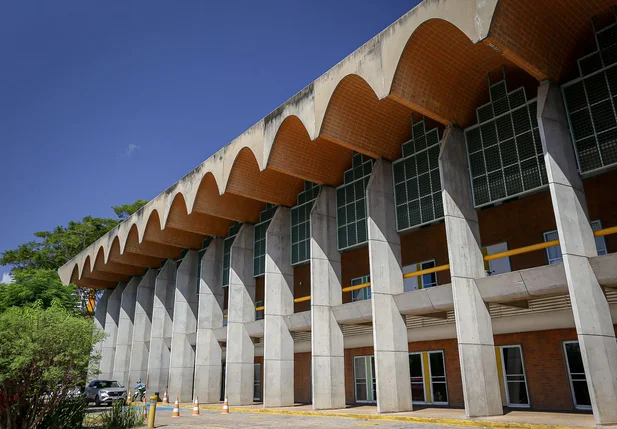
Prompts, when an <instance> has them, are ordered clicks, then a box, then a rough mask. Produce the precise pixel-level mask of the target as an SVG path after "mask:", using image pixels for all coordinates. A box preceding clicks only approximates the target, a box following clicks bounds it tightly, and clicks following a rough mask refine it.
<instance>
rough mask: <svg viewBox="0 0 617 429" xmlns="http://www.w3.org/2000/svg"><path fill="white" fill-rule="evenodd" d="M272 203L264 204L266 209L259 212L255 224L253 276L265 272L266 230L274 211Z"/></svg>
mask: <svg viewBox="0 0 617 429" xmlns="http://www.w3.org/2000/svg"><path fill="white" fill-rule="evenodd" d="M277 207H278V206H275V205H274V204H269V203H268V204H266V209H265V210H264V211H262V212H261V213H260V214H259V223H258V224H257V225H255V235H254V239H253V276H254V277H259V276H263V275H264V273H265V272H266V230H267V229H268V226H270V221H271V220H272V217H273V216H274V213H275V212H276V208H277Z"/></svg>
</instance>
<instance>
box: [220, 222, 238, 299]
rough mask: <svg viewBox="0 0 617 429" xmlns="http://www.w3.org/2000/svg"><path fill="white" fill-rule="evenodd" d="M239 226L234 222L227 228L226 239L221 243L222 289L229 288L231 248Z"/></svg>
mask: <svg viewBox="0 0 617 429" xmlns="http://www.w3.org/2000/svg"><path fill="white" fill-rule="evenodd" d="M241 226H242V224H241V223H239V222H234V224H233V225H232V226H230V227H229V232H228V233H227V238H225V240H224V241H223V287H227V286H229V271H230V268H231V246H232V245H233V244H234V240H235V239H236V235H238V232H239V231H240V227H241Z"/></svg>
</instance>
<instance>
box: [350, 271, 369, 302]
mask: <svg viewBox="0 0 617 429" xmlns="http://www.w3.org/2000/svg"><path fill="white" fill-rule="evenodd" d="M356 281H357V283H355V284H354V282H356ZM370 281H371V276H370V274H369V275H366V276H359V277H354V278H353V279H351V280H350V282H349V285H350V286H355V285H361V284H364V283H368V282H370ZM355 292H360V293H362V298H356V295H355ZM350 293H351V302H358V301H365V300H367V299H371V296H372V293H371V287H370V286H369V287H366V288H364V289H358V290H352V291H351V292H350Z"/></svg>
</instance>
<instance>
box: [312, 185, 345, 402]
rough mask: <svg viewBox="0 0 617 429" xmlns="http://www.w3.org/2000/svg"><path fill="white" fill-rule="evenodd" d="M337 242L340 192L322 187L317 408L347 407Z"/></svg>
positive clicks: (315, 309)
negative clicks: (336, 313)
mask: <svg viewBox="0 0 617 429" xmlns="http://www.w3.org/2000/svg"><path fill="white" fill-rule="evenodd" d="M341 281H342V280H341V254H340V253H339V251H338V249H337V244H336V193H335V191H334V189H333V188H330V187H326V186H324V187H322V188H321V190H320V192H319V195H318V197H317V199H316V201H315V204H314V205H313V210H312V211H311V332H312V335H311V348H312V360H311V365H312V369H313V372H312V379H311V380H312V383H313V386H312V387H313V389H312V392H313V409H316V410H322V409H334V408H344V407H345V362H344V349H343V331H342V329H341V327H340V325H339V324H338V322H337V321H336V317H335V316H334V312H333V310H332V307H333V306H336V305H340V304H341V302H342V291H341V289H342V286H341Z"/></svg>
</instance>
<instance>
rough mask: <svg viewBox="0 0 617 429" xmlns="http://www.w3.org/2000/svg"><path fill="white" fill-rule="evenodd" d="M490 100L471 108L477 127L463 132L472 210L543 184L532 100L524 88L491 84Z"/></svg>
mask: <svg viewBox="0 0 617 429" xmlns="http://www.w3.org/2000/svg"><path fill="white" fill-rule="evenodd" d="M490 94H491V102H490V103H488V104H486V105H484V106H482V107H479V108H478V109H477V116H478V122H479V123H478V125H474V126H472V127H469V128H467V129H466V130H465V140H466V142H467V154H468V157H469V171H470V174H471V180H472V185H473V199H474V204H475V206H476V207H480V206H483V205H487V204H492V203H495V202H498V201H501V200H504V199H508V198H512V197H514V196H517V195H520V194H523V193H527V192H530V191H533V190H535V189H538V188H542V187H543V186H546V184H547V183H548V180H547V177H546V167H545V164H544V156H543V150H542V142H541V140H540V133H539V131H538V120H537V103H536V100H535V99H534V100H531V101H527V96H526V94H525V90H524V88H518V89H517V90H515V91H512V92H511V93H508V92H507V89H506V81H505V80H503V81H501V82H499V83H496V84H494V85H491V87H490Z"/></svg>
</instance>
